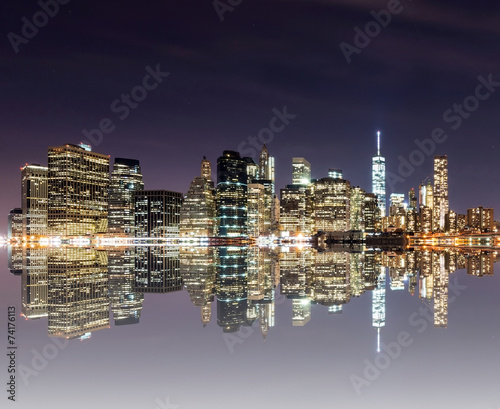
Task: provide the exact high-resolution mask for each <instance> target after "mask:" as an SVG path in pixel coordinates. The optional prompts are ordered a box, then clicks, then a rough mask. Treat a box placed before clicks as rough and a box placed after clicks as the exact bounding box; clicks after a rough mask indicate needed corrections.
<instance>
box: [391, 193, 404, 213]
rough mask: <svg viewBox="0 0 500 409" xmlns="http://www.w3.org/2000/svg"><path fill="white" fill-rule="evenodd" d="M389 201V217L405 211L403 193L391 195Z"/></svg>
mask: <svg viewBox="0 0 500 409" xmlns="http://www.w3.org/2000/svg"><path fill="white" fill-rule="evenodd" d="M390 201H391V204H390V206H389V216H397V215H398V213H399V212H401V211H404V210H405V204H404V201H405V195H404V194H403V193H391V200H390Z"/></svg>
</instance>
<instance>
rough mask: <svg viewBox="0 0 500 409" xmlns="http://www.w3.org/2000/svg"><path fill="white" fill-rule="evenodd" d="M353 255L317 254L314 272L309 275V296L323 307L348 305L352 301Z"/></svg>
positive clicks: (338, 253) (344, 253)
mask: <svg viewBox="0 0 500 409" xmlns="http://www.w3.org/2000/svg"><path fill="white" fill-rule="evenodd" d="M350 261H351V254H350V253H347V252H336V251H332V252H322V253H315V264H314V271H312V272H311V273H312V274H309V275H307V276H306V277H307V278H306V279H307V281H306V285H307V295H308V296H309V298H310V299H311V300H312V301H314V302H316V303H318V304H321V305H325V306H331V305H341V304H347V303H348V302H349V301H350V299H351V277H350V272H351V269H350Z"/></svg>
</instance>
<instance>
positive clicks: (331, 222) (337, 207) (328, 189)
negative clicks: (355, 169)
mask: <svg viewBox="0 0 500 409" xmlns="http://www.w3.org/2000/svg"><path fill="white" fill-rule="evenodd" d="M312 196H313V203H314V206H313V207H314V230H315V231H327V232H333V231H348V230H350V229H351V213H350V202H351V183H350V182H349V181H348V180H344V179H332V178H323V179H320V180H317V181H316V182H314V183H313V193H312Z"/></svg>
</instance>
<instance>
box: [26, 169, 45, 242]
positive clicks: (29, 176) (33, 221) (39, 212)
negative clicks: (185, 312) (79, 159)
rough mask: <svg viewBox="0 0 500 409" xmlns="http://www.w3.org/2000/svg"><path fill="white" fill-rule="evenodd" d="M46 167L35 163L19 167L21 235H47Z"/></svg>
mask: <svg viewBox="0 0 500 409" xmlns="http://www.w3.org/2000/svg"><path fill="white" fill-rule="evenodd" d="M47 177H48V168H47V167H45V166H40V165H37V164H33V165H26V166H24V167H23V168H21V194H22V196H21V208H22V209H23V236H33V235H34V236H46V235H47V215H48V209H47V203H48V183H47Z"/></svg>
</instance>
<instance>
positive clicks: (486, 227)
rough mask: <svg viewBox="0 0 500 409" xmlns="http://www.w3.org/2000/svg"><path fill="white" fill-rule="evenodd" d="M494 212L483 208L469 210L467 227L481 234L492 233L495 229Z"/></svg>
mask: <svg viewBox="0 0 500 409" xmlns="http://www.w3.org/2000/svg"><path fill="white" fill-rule="evenodd" d="M494 223H495V219H494V212H493V209H491V208H489V209H488V208H484V207H482V206H479V207H475V208H471V209H467V225H468V226H469V227H470V228H472V229H476V230H479V231H481V232H488V231H489V232H491V231H493V228H494Z"/></svg>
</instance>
